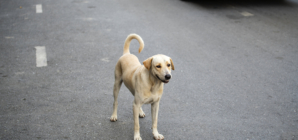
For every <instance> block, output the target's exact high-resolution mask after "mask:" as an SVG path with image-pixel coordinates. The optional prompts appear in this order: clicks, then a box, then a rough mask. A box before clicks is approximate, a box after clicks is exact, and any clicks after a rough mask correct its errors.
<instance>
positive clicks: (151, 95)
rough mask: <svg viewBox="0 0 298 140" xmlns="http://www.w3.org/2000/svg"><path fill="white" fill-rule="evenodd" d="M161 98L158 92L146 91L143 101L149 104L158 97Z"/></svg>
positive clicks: (157, 99)
mask: <svg viewBox="0 0 298 140" xmlns="http://www.w3.org/2000/svg"><path fill="white" fill-rule="evenodd" d="M160 98H161V94H158V93H147V94H145V96H144V98H143V103H145V104H151V103H154V102H157V101H159V99H160Z"/></svg>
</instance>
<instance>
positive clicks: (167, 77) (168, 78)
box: [155, 74, 171, 83]
mask: <svg viewBox="0 0 298 140" xmlns="http://www.w3.org/2000/svg"><path fill="white" fill-rule="evenodd" d="M155 76H156V77H157V79H159V80H160V81H162V82H163V83H169V80H170V79H171V75H170V74H167V75H166V76H165V79H166V80H161V79H160V78H159V77H158V76H157V75H155Z"/></svg>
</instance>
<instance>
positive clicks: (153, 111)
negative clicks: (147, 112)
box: [151, 101, 164, 140]
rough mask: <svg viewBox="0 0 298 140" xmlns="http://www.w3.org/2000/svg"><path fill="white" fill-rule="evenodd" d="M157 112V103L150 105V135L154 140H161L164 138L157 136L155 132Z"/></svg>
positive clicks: (160, 135)
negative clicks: (151, 134)
mask: <svg viewBox="0 0 298 140" xmlns="http://www.w3.org/2000/svg"><path fill="white" fill-rule="evenodd" d="M158 110H159V101H157V102H155V103H152V104H151V115H152V133H153V136H154V138H155V139H156V140H163V139H164V136H163V135H162V134H159V133H158V131H157V120H158V119H157V118H158Z"/></svg>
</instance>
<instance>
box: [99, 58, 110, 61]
mask: <svg viewBox="0 0 298 140" xmlns="http://www.w3.org/2000/svg"><path fill="white" fill-rule="evenodd" d="M101 61H103V62H110V60H109V58H107V57H106V58H102V59H101Z"/></svg>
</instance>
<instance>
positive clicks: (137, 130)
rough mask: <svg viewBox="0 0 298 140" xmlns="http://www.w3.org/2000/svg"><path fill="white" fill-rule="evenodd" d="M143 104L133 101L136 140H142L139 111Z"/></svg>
mask: <svg viewBox="0 0 298 140" xmlns="http://www.w3.org/2000/svg"><path fill="white" fill-rule="evenodd" d="M140 108H141V105H140V104H139V103H137V102H136V101H134V102H133V119H134V131H135V132H134V140H142V138H141V136H140V125H139V112H140Z"/></svg>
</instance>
